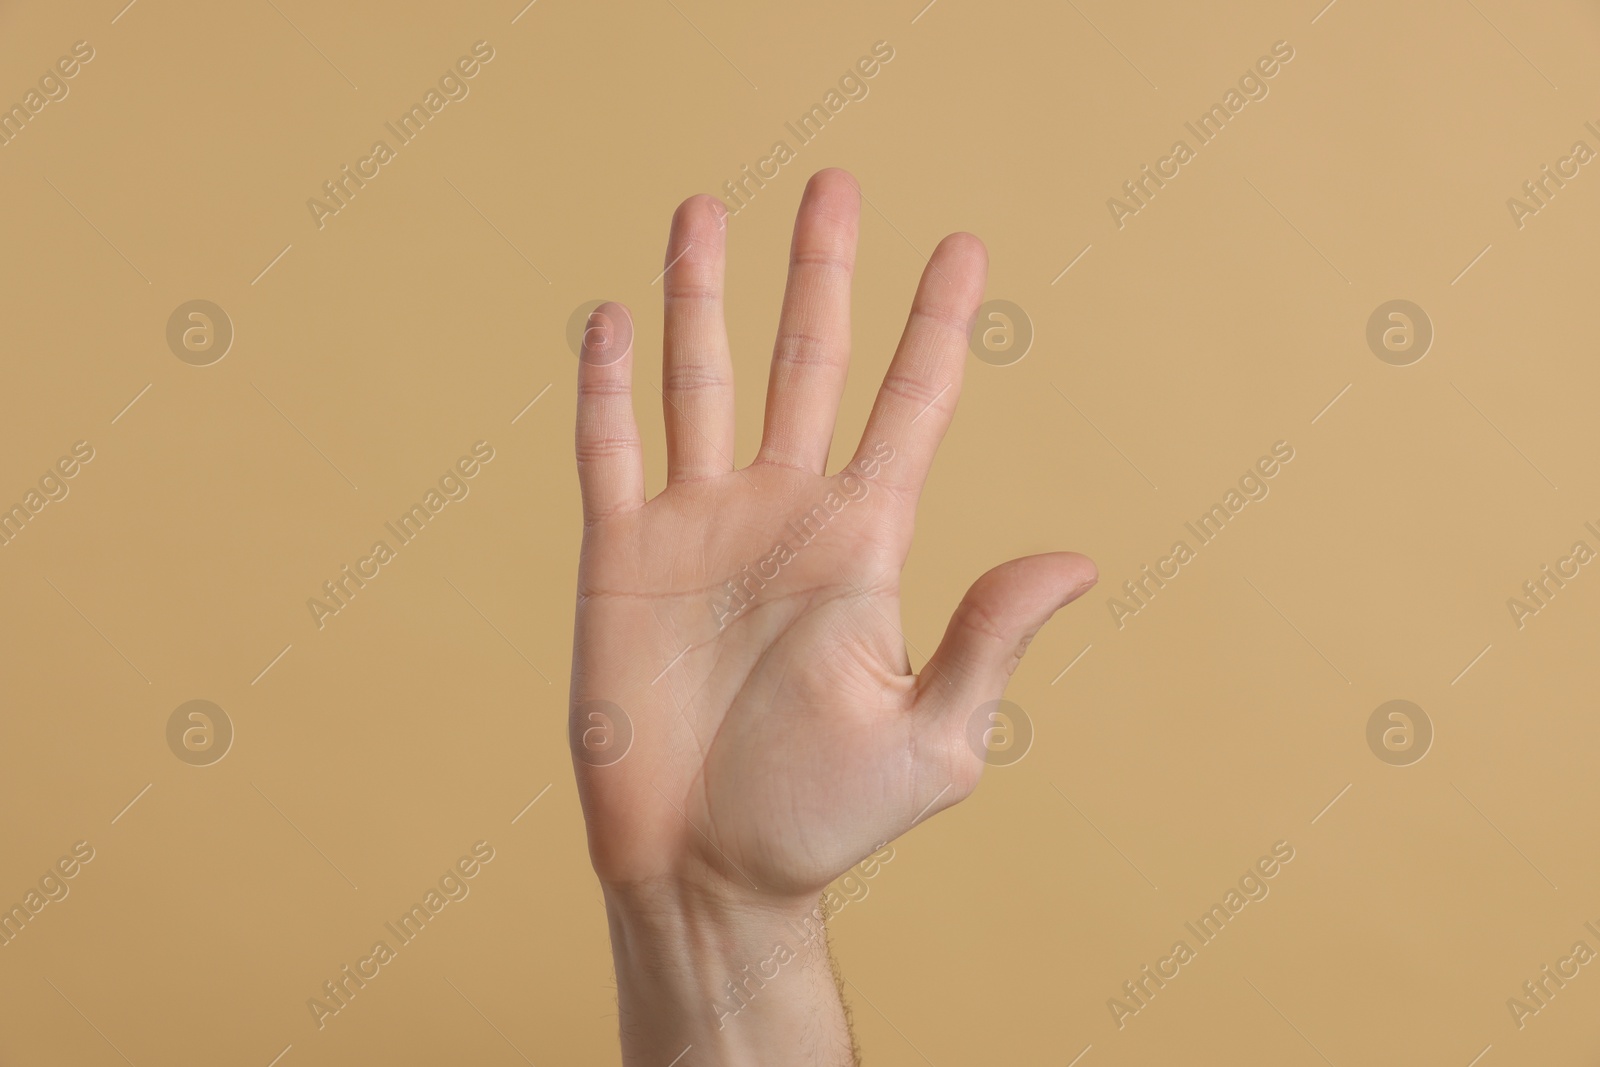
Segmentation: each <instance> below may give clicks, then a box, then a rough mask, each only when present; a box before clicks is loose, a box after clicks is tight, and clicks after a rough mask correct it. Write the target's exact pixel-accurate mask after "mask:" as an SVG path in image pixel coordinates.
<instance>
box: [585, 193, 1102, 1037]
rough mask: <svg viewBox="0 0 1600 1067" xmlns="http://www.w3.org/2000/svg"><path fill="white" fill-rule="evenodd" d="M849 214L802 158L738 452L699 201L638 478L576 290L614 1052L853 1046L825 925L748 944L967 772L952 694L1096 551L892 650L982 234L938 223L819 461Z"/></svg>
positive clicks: (975, 600) (593, 825) (965, 706)
mask: <svg viewBox="0 0 1600 1067" xmlns="http://www.w3.org/2000/svg"><path fill="white" fill-rule="evenodd" d="M859 215H860V192H859V189H858V187H857V185H856V183H855V180H854V179H853V178H852V177H851V176H850V175H848V174H846V173H845V172H843V171H836V170H835V171H823V172H821V173H819V174H817V175H816V176H815V177H813V178H812V180H811V182H810V184H809V185H808V186H807V188H806V192H805V196H804V199H803V201H802V204H801V207H800V212H799V217H798V219H797V220H796V223H795V231H794V240H793V245H792V249H791V254H790V267H789V281H788V288H787V290H786V293H785V296H784V303H783V311H782V314H781V318H780V322H779V327H778V337H777V343H776V345H775V346H774V349H773V356H772V366H771V375H770V379H769V383H768V391H767V406H766V422H765V429H764V433H763V436H762V442H761V447H760V450H759V452H758V453H757V455H756V457H755V459H754V460H753V461H752V462H751V463H750V464H749V465H748V466H745V467H742V468H741V467H738V466H737V464H736V462H735V459H734V403H733V377H732V364H731V360H730V357H729V352H728V341H727V334H726V331H725V328H724V324H723V307H722V293H723V273H724V261H725V257H724V238H725V231H726V225H725V224H726V210H725V209H724V208H723V207H722V205H721V204H720V203H719V202H718V201H716V200H715V199H713V198H711V197H706V196H700V197H694V198H691V199H690V200H687V201H685V202H684V203H683V205H682V206H680V207H679V209H678V211H677V213H676V214H675V215H674V217H673V221H672V231H671V236H670V238H669V241H668V245H667V250H666V258H665V262H666V263H667V264H669V265H668V267H667V270H666V273H665V275H664V276H663V278H662V284H663V288H664V294H665V305H666V307H665V311H666V320H665V345H664V347H665V352H664V358H663V364H662V376H661V377H662V384H661V389H660V393H661V396H662V400H663V413H664V415H665V418H666V437H667V466H668V473H667V485H666V488H665V489H663V490H662V492H661V493H659V494H658V495H657V496H655V497H654V498H652V499H650V500H648V501H646V499H645V493H644V473H643V465H642V457H641V450H640V443H639V437H638V431H637V428H636V426H635V423H634V416H633V404H632V378H633V353H632V343H631V342H632V328H631V322H630V320H629V318H628V312H627V311H626V309H624V308H623V307H621V306H620V305H617V304H607V305H603V306H602V307H601V308H599V309H597V310H596V312H595V314H594V315H593V316H592V317H591V319H590V323H589V329H588V330H587V331H586V335H585V344H584V349H583V354H582V359H581V364H580V369H579V378H578V419H577V434H576V438H577V440H576V444H577V460H578V472H579V477H580V481H581V484H582V490H583V508H584V538H583V550H582V558H581V561H580V565H579V576H578V605H577V623H576V632H575V637H574V649H573V670H572V693H571V700H572V708H573V711H572V735H573V753H574V766H575V769H576V772H577V776H578V785H579V790H580V794H581V796H582V798H583V806H584V812H585V816H586V819H587V822H588V829H589V848H590V854H591V857H592V859H593V862H594V866H595V870H596V872H597V874H598V875H599V878H600V880H601V883H602V886H603V887H604V889H605V891H606V896H607V904H608V909H609V911H610V914H611V920H612V935H613V946H614V952H615V955H616V958H617V968H618V980H619V996H620V1000H621V1011H622V1025H623V1044H624V1052H625V1058H626V1061H627V1062H629V1063H636V1062H637V1063H646V1062H651V1063H656V1064H658V1067H664V1065H665V1064H666V1063H667V1062H668V1061H670V1060H671V1059H672V1057H673V1056H674V1055H677V1054H678V1053H679V1052H680V1051H681V1050H682V1049H683V1048H684V1046H685V1045H691V1046H692V1047H693V1050H692V1051H690V1052H688V1053H687V1055H685V1058H684V1060H683V1063H682V1064H680V1067H690V1065H692V1064H715V1063H734V1062H738V1063H762V1064H771V1063H787V1062H795V1063H808V1064H815V1063H836V1062H837V1063H849V1062H851V1059H850V1057H851V1045H850V1040H849V1037H848V1035H847V1033H846V1031H845V1028H844V1021H843V1016H842V1013H841V1011H840V1009H839V1007H838V999H837V994H836V992H835V990H834V988H833V983H832V981H831V979H829V977H828V970H827V966H826V960H825V958H824V955H823V954H822V953H814V952H811V951H809V950H803V949H802V947H801V946H800V945H799V944H797V943H794V940H793V937H792V935H791V936H790V938H789V943H786V944H785V946H784V947H787V948H789V949H791V950H792V952H793V954H794V959H795V962H793V963H790V962H789V961H788V960H782V961H780V962H778V963H773V962H771V960H772V957H773V956H774V955H775V953H774V948H775V942H783V941H784V936H785V935H784V933H783V931H784V930H786V929H792V927H788V926H786V922H785V921H786V920H790V919H793V918H795V917H797V916H804V915H808V914H809V913H810V912H811V911H812V909H813V907H814V905H815V902H816V898H817V896H818V894H819V893H820V892H821V890H822V889H823V888H824V887H825V886H826V885H827V884H828V883H829V882H831V881H832V880H834V879H835V878H837V877H838V876H839V875H840V874H842V873H844V872H845V871H846V870H848V869H849V868H850V867H851V865H853V864H855V863H856V862H858V861H859V860H861V859H862V858H863V857H865V856H866V855H868V854H869V853H871V852H872V851H873V850H874V849H875V848H877V847H879V846H881V845H882V844H883V843H885V842H887V841H890V840H892V839H893V838H895V837H897V836H898V835H900V834H902V833H904V832H905V831H906V830H907V829H909V828H910V827H911V826H912V825H913V824H914V823H915V822H917V821H919V820H920V819H925V818H927V817H929V816H930V815H932V814H933V813H935V812H937V811H939V810H941V809H942V808H945V807H949V806H950V805H952V804H954V803H956V802H958V801H960V800H961V799H963V798H964V797H966V796H967V795H968V794H969V793H971V791H972V790H973V788H974V787H975V786H976V785H977V782H978V777H979V773H980V772H981V770H982V768H983V761H982V760H981V759H980V758H979V756H978V755H977V754H976V753H975V752H974V751H973V750H972V748H971V747H970V745H969V743H968V740H967V734H968V723H969V720H970V719H971V718H972V716H973V714H974V713H975V712H976V711H978V709H979V708H980V707H981V706H982V705H984V704H986V703H987V702H989V701H992V700H995V699H997V698H998V697H999V696H1000V695H1001V693H1002V691H1003V690H1004V687H1005V684H1006V681H1007V679H1008V678H1009V677H1010V675H1011V673H1012V671H1013V670H1014V669H1015V667H1016V665H1017V663H1018V661H1019V659H1020V657H1021V655H1022V653H1023V650H1024V649H1025V648H1026V646H1027V644H1028V642H1029V640H1031V638H1032V636H1033V634H1034V633H1035V632H1036V631H1037V630H1038V629H1039V627H1040V626H1042V625H1043V624H1044V623H1045V622H1046V621H1047V620H1048V619H1049V618H1050V616H1051V615H1052V614H1053V613H1054V612H1055V611H1056V610H1057V609H1059V608H1060V607H1062V606H1063V605H1064V604H1066V603H1068V602H1070V601H1071V600H1073V599H1074V598H1075V597H1077V596H1078V595H1080V594H1081V593H1083V592H1084V591H1085V590H1086V589H1088V588H1089V586H1090V585H1092V584H1093V583H1094V581H1095V570H1094V566H1093V564H1092V563H1090V562H1089V561H1088V560H1087V559H1085V558H1084V557H1082V556H1078V555H1074V554H1071V553H1050V554H1046V555H1039V556H1030V557H1027V558H1024V559H1018V560H1013V561H1011V562H1009V563H1006V564H1003V565H1001V566H999V567H996V568H995V569H994V570H991V571H989V572H988V573H987V574H985V575H983V576H982V577H981V578H979V579H978V581H977V582H976V583H975V584H974V585H973V586H972V588H971V590H970V591H969V592H968V593H967V595H966V597H965V599H964V600H963V601H962V602H961V604H960V606H959V607H958V608H957V609H956V611H955V614H954V615H953V616H952V618H951V620H950V623H949V626H948V628H947V630H946V633H945V636H944V639H943V641H942V642H941V644H940V645H939V647H938V650H937V651H936V652H935V654H934V655H933V658H932V659H931V660H929V662H928V663H927V664H926V665H925V666H924V668H923V670H922V672H921V673H920V674H913V673H912V672H911V669H910V664H909V662H908V660H907V656H906V650H905V639H904V637H903V636H902V634H901V629H900V627H901V621H900V602H899V578H900V571H901V568H902V567H903V565H904V563H905V560H906V557H907V554H908V552H909V551H910V547H911V534H912V526H913V522H914V517H915V511H916V504H917V498H918V495H919V494H920V492H921V489H922V485H923V482H924V480H925V479H926V477H927V474H928V470H929V467H930V465H931V463H932V462H933V456H934V452H935V451H936V449H937V448H938V445H939V441H940V439H941V438H942V437H943V435H944V432H945V429H946V428H947V427H948V426H949V424H950V419H951V417H952V415H953V413H954V411H955V406H956V400H957V397H958V396H959V395H960V392H961V376H962V368H963V363H964V360H965V356H966V350H967V332H968V327H969V324H970V322H971V320H972V317H973V315H974V313H975V311H976V309H977V307H978V304H979V303H980V301H981V299H982V293H983V284H984V278H985V274H986V254H985V251H984V247H983V245H982V243H981V242H980V241H979V240H978V239H977V238H975V237H972V236H971V235H969V234H953V235H951V236H949V237H946V238H945V239H944V240H943V241H942V242H940V244H939V246H938V248H937V249H936V250H935V252H934V254H933V257H932V258H931V259H930V260H929V262H928V266H927V268H926V270H925V271H924V273H923V276H922V280H921V283H920V284H919V285H918V287H917V292H916V296H915V298H914V299H913V301H912V306H911V313H910V317H909V319H908V321H907V324H906V328H905V332H904V334H903V336H902V338H901V341H900V345H899V348H898V349H897V350H896V352H895V355H894V358H893V360H892V362H891V363H890V365H889V369H888V372H887V374H886V375H885V377H884V381H883V384H882V387H881V388H880V390H879V393H878V398H877V401H876V403H875V404H874V406H873V409H872V413H871V415H870V417H869V418H868V420H867V426H866V429H865V432H864V433H863V435H862V437H861V442H860V444H859V445H858V446H857V447H856V450H855V453H854V455H853V457H852V459H851V460H850V461H849V462H848V463H847V464H846V465H845V466H844V468H843V469H842V470H840V471H838V472H836V473H834V474H832V475H830V474H828V473H827V470H826V464H827V460H828V455H829V448H830V444H831V442H832V438H833V430H834V422H835V417H836V414H837V411H838V406H839V398H840V395H841V393H842V391H843V389H844V384H845V375H846V370H847V365H848V363H849V358H850V282H851V274H852V270H853V266H854V259H855V247H856V236H857V229H858V222H859ZM747 965H757V966H756V968H755V970H756V973H758V974H760V975H762V977H761V978H760V979H759V984H752V983H751V982H750V981H749V980H748V979H747V978H745V977H744V976H746V975H748V974H749V973H750V972H748V971H746V970H745V969H744V968H746V966H747ZM774 969H776V971H775V972H774ZM767 974H773V977H771V978H767V977H765V976H766V975H767ZM741 981H742V984H741ZM730 982H731V983H733V984H732V986H731V988H730V985H729V983H730ZM741 990H742V992H741Z"/></svg>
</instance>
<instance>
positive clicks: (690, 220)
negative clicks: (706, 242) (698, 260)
mask: <svg viewBox="0 0 1600 1067" xmlns="http://www.w3.org/2000/svg"><path fill="white" fill-rule="evenodd" d="M727 220H728V206H727V205H726V204H724V203H723V202H722V201H721V200H718V199H717V198H716V197H714V196H712V195H711V194H710V193H696V194H694V195H693V196H691V197H689V199H687V200H685V201H684V202H683V203H681V204H679V205H678V210H677V211H674V212H673V213H672V229H673V232H674V233H682V234H685V235H687V236H688V237H689V238H690V239H691V240H693V239H695V238H696V237H699V238H701V239H705V238H706V237H708V236H710V235H711V234H712V233H721V232H722V231H724V230H725V229H726V228H727Z"/></svg>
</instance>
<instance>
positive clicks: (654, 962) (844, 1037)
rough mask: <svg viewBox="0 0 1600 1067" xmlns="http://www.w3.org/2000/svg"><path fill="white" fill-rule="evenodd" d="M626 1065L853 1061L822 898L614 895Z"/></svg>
mask: <svg viewBox="0 0 1600 1067" xmlns="http://www.w3.org/2000/svg"><path fill="white" fill-rule="evenodd" d="M604 889H605V899H606V913H607V917H608V919H609V923H610V929H611V944H612V956H613V959H614V961H615V965H616V972H617V999H618V1009H619V1014H620V1017H621V1036H622V1048H623V1062H624V1063H625V1064H634V1063H646V1062H648V1063H651V1064H653V1065H655V1067H660V1065H662V1064H665V1063H668V1062H671V1061H672V1058H673V1057H674V1056H677V1055H679V1054H680V1053H682V1052H683V1051H684V1050H685V1048H687V1047H688V1046H690V1045H692V1046H693V1048H694V1054H693V1060H692V1062H693V1063H694V1064H695V1065H696V1067H713V1065H718V1064H736V1063H737V1064H749V1063H761V1064H774V1065H776V1064H784V1063H789V1062H793V1063H796V1064H799V1063H805V1064H808V1065H816V1064H825V1065H833V1064H839V1065H849V1064H852V1063H854V1062H855V1060H854V1053H853V1049H852V1044H851V1039H850V1035H849V1029H848V1026H847V1023H846V1019H845V1014H844V1008H843V1005H842V1004H841V1002H840V998H839V992H838V988H837V985H836V983H835V979H834V973H833V968H832V962H831V960H830V958H829V955H828V947H827V932H826V928H825V925H824V918H825V915H824V912H823V910H822V908H821V906H820V904H819V902H818V900H817V898H816V897H804V898H786V899H744V898H737V897H734V896H731V895H729V894H728V893H725V892H721V891H718V890H716V889H710V888H707V887H703V886H698V885H689V884H684V883H657V884H651V885H648V886H642V885H638V884H630V885H628V886H616V885H607V886H605V887H604Z"/></svg>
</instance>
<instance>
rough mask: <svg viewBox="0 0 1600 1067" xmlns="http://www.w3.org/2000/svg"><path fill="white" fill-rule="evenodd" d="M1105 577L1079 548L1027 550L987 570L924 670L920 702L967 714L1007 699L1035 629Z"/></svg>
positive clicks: (952, 619)
mask: <svg viewBox="0 0 1600 1067" xmlns="http://www.w3.org/2000/svg"><path fill="white" fill-rule="evenodd" d="M1099 578H1100V575H1099V573H1098V572H1097V571H1096V570H1095V566H1094V561H1093V560H1091V559H1089V558H1088V557H1087V556H1080V555H1078V554H1077V553H1076V552H1048V553H1045V554H1043V555H1038V556H1024V557H1023V558H1022V559H1014V560H1012V561H1010V562H1009V563H1002V564H1000V566H998V567H996V568H994V569H993V570H991V571H989V572H987V573H986V574H984V575H983V576H982V577H981V578H979V579H978V580H977V581H976V582H973V583H972V588H971V589H969V590H967V595H966V596H965V597H963V598H962V600H961V604H960V606H958V607H957V608H956V610H955V614H954V615H951V616H950V625H949V626H948V627H947V628H946V630H945V634H944V640H942V641H940V642H939V647H938V649H937V650H936V651H935V652H934V654H933V658H932V659H930V660H929V661H928V665H927V666H926V667H924V668H923V671H922V674H921V675H920V676H919V677H918V679H917V690H918V691H917V696H916V702H917V704H918V705H919V706H927V707H929V708H931V709H932V710H934V711H935V712H937V713H944V714H955V715H961V716H964V715H966V714H968V713H970V712H971V711H972V710H973V709H974V708H976V707H978V706H979V705H980V704H984V703H986V702H988V701H991V700H997V699H999V697H1000V694H1001V693H1003V692H1005V688H1006V682H1008V681H1009V680H1010V679H1011V674H1012V672H1013V671H1015V670H1016V669H1017V664H1018V663H1020V662H1022V654H1023V652H1025V651H1026V650H1027V647H1028V643H1029V642H1030V641H1032V640H1033V635H1034V634H1036V633H1038V632H1039V629H1040V627H1042V626H1043V625H1044V624H1045V623H1047V622H1049V621H1050V617H1051V616H1052V615H1054V614H1055V613H1056V612H1057V611H1059V610H1060V609H1061V608H1063V607H1065V606H1066V605H1068V604H1070V603H1072V602H1073V601H1074V600H1076V599H1078V597H1080V596H1082V595H1083V594H1084V593H1086V592H1088V591H1089V589H1090V588H1091V587H1092V586H1093V585H1094V583H1095V582H1097V581H1099Z"/></svg>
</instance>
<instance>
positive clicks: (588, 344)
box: [578, 300, 633, 367]
mask: <svg viewBox="0 0 1600 1067" xmlns="http://www.w3.org/2000/svg"><path fill="white" fill-rule="evenodd" d="M632 351H633V314H632V313H631V312H630V311H629V310H628V308H627V305H625V304H622V303H620V302H618V301H616V300H607V301H606V302H604V303H602V304H600V305H599V306H598V307H596V308H595V309H594V310H593V311H591V312H589V320H588V322H586V323H585V324H584V327H583V344H582V347H581V350H580V352H579V354H578V358H579V359H581V360H582V361H583V362H584V363H587V364H589V365H590V366H595V367H604V366H609V365H610V364H612V363H615V362H617V361H618V360H620V359H622V358H624V357H625V356H627V355H628V354H629V353H630V352H632Z"/></svg>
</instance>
